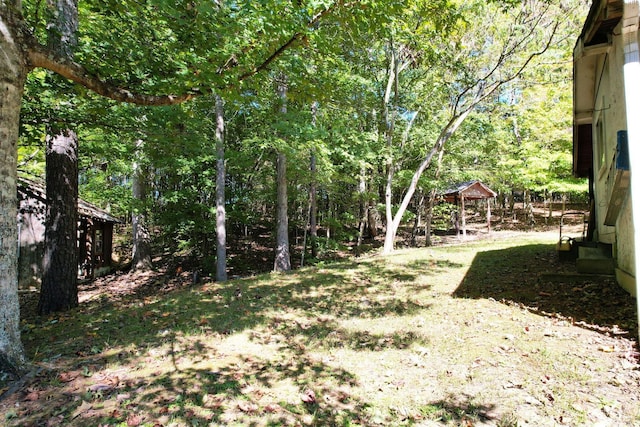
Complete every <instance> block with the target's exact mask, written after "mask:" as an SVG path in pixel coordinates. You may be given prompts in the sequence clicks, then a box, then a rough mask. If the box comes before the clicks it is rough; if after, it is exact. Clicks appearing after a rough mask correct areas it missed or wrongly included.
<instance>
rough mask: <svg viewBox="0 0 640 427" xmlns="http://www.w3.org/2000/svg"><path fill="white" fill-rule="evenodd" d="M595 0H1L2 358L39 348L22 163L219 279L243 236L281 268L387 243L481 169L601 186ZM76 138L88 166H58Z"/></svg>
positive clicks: (141, 264)
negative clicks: (578, 157) (580, 84)
mask: <svg viewBox="0 0 640 427" xmlns="http://www.w3.org/2000/svg"><path fill="white" fill-rule="evenodd" d="M21 3H22V4H21ZM585 8H586V5H585V4H584V2H582V1H578V0H575V1H563V2H546V1H523V2H520V1H506V0H505V1H490V2H486V1H471V2H466V1H465V2H463V1H460V2H458V1H435V2H434V1H422V0H416V1H411V2H405V1H394V0H362V1H353V2H349V1H341V0H338V1H328V0H309V1H275V0H274V1H263V2H254V1H224V0H223V1H216V2H213V1H206V2H198V1H196V2H190V1H184V2H181V1H178V2H168V1H163V0H149V1H142V2H130V1H125V0H109V1H89V2H82V3H81V4H77V2H64V1H59V2H40V1H23V2H20V1H8V2H7V1H4V2H1V3H0V25H1V26H2V36H1V38H0V48H1V49H2V52H4V56H3V59H1V60H0V74H1V77H2V79H0V80H1V81H2V82H3V83H2V88H3V92H4V94H3V98H2V101H1V102H2V104H0V132H1V134H2V136H1V137H2V141H1V142H0V154H1V156H0V157H1V158H2V159H3V160H2V167H1V168H2V176H1V177H0V178H1V180H2V184H1V185H2V187H1V192H2V195H3V197H2V207H1V209H2V224H0V228H1V229H2V233H3V234H2V236H1V240H2V242H3V248H2V258H1V259H0V263H1V265H2V275H1V276H0V281H1V283H0V292H1V293H2V298H1V300H0V315H1V316H2V318H3V321H4V322H5V323H4V324H5V325H7V326H6V327H5V328H4V329H3V331H2V332H0V363H2V366H3V367H4V368H5V369H8V368H11V369H13V370H18V371H19V370H20V369H22V366H23V365H24V362H25V361H24V357H23V355H22V350H21V349H20V344H19V332H18V319H19V315H18V311H17V296H16V292H17V278H16V273H15V267H12V266H14V265H15V262H16V261H15V259H14V258H13V255H11V254H12V253H15V251H14V250H13V242H15V235H16V225H15V218H16V196H15V180H16V176H18V175H22V176H25V177H30V178H39V179H42V180H45V178H46V182H47V185H48V187H47V191H48V192H49V191H53V190H50V188H51V189H57V190H59V191H61V192H62V195H61V196H60V197H57V198H56V200H65V202H64V204H63V205H62V206H59V207H58V208H57V209H58V211H57V212H58V213H57V214H56V215H59V216H60V218H66V221H67V223H69V224H71V223H73V224H75V222H76V221H75V219H71V220H69V216H70V215H73V213H69V212H74V209H73V203H76V202H74V200H75V198H76V197H77V196H76V195H75V194H74V193H73V191H74V186H73V185H69V186H68V188H67V186H66V185H63V184H61V182H62V183H67V184H69V183H70V182H73V183H75V182H78V183H79V190H78V193H79V196H80V197H82V198H84V199H86V200H88V201H90V202H93V203H94V204H96V205H98V206H100V207H102V208H105V209H107V210H108V211H109V212H110V213H111V214H112V215H114V216H116V217H118V218H120V219H121V220H122V221H123V225H122V226H121V228H120V230H121V234H120V236H119V242H124V243H123V244H124V247H125V248H126V252H122V253H124V258H126V259H125V260H121V261H122V263H123V264H126V262H127V259H128V260H131V268H137V269H145V268H153V264H152V255H153V254H164V255H169V256H171V257H172V258H176V259H180V260H181V262H186V263H188V265H189V268H190V269H192V270H193V271H199V272H200V273H201V274H206V275H210V276H212V277H216V278H217V280H219V281H224V280H226V278H227V268H228V266H227V262H230V263H233V262H234V261H233V259H234V256H237V255H238V253H232V252H230V251H229V252H227V247H230V246H232V245H233V247H234V249H235V250H236V251H240V250H242V251H244V252H251V251H252V248H253V247H255V246H259V245H262V246H264V245H266V246H269V247H271V248H273V257H272V258H271V259H269V260H266V261H265V263H266V264H270V265H273V268H274V270H276V271H286V270H289V269H291V268H292V267H295V266H297V265H300V263H301V262H303V263H304V262H306V263H308V262H313V261H315V260H318V259H322V258H323V257H326V256H327V254H328V253H330V252H331V251H332V250H335V249H336V248H339V247H343V245H345V244H347V243H351V244H352V246H354V247H355V249H354V252H356V253H357V252H359V251H360V250H361V248H360V246H361V245H362V243H363V242H364V241H365V239H371V238H373V237H376V235H378V234H380V236H383V235H386V241H385V246H384V250H385V252H391V251H392V250H393V247H394V240H395V236H396V233H397V229H398V227H399V226H400V225H401V224H405V225H413V224H414V220H415V219H416V218H417V217H420V218H421V219H422V221H424V220H425V218H431V217H432V210H433V206H434V203H435V202H436V201H437V200H436V198H437V195H438V194H439V193H440V192H442V191H443V190H444V189H446V188H447V187H449V186H450V185H451V184H455V183H459V182H463V181H468V180H476V179H477V180H482V181H483V182H484V183H486V184H487V185H488V186H489V187H491V188H492V189H493V190H495V191H497V192H498V198H497V200H496V202H495V203H496V207H498V208H500V207H502V206H509V205H511V206H513V204H512V203H513V195H514V194H516V193H517V194H519V195H523V196H522V197H525V198H530V197H532V195H534V196H535V197H538V198H539V199H551V198H554V197H555V198H559V197H570V198H576V199H580V198H581V197H585V192H586V184H585V183H584V182H581V181H576V180H574V179H573V178H572V177H571V161H572V159H571V139H572V135H571V89H570V88H571V48H572V46H573V41H574V39H575V34H576V32H577V31H578V30H577V29H578V23H579V22H580V21H581V20H582V19H583V17H584V14H585V10H586V9H585ZM76 21H77V26H76V25H66V24H74V23H75V22H76ZM54 24H55V25H54ZM20 108H21V110H20ZM18 113H19V114H20V116H18ZM65 138H66V139H65ZM65 141H66V143H68V144H70V146H71V147H72V149H71V154H70V155H69V156H67V157H66V160H65V161H67V162H70V164H69V165H68V166H62V165H60V166H56V163H55V162H54V160H53V159H52V158H51V156H50V154H52V153H53V152H54V151H55V147H56V146H58V145H56V144H57V143H61V142H62V143H64V142H65ZM75 144H77V159H76V155H75V148H74V147H75ZM16 147H17V148H16ZM45 164H46V167H45ZM16 167H17V169H16ZM65 167H66V168H67V169H61V168H65ZM56 168H57V169H56ZM74 168H75V169H74ZM16 170H17V172H16ZM53 179H56V180H58V181H57V182H56V181H50V180H53ZM60 180H62V181H60ZM49 182H51V186H49ZM63 197H64V198H63ZM50 206H51V208H50V209H53V208H54V206H55V204H54V203H51V204H50ZM65 209H66V211H65ZM52 212H53V211H50V216H49V218H50V220H51V221H50V222H49V223H47V224H48V227H49V229H50V230H52V231H53V227H54V221H53V219H52V217H51V213H52ZM65 212H66V213H65ZM416 223H417V222H416ZM64 224H65V223H64V222H60V221H58V222H55V225H56V226H59V227H65V225H64ZM70 227H71V226H67V228H66V230H67V237H66V238H65V237H63V238H62V239H63V241H64V240H65V239H66V242H67V243H68V242H69V240H70V238H69V237H68V236H69V235H71V236H73V235H75V233H76V232H75V230H72V229H71V228H70ZM68 233H71V234H68ZM320 237H322V238H320ZM49 241H50V242H53V240H52V239H51V238H49ZM239 241H242V242H243V243H242V244H243V245H244V246H242V247H241V245H239V244H238V242H239ZM427 241H428V239H427ZM58 245H60V244H58ZM48 250H50V251H52V255H51V257H50V259H51V262H54V263H55V262H62V261H65V262H69V261H70V260H69V258H70V257H69V256H68V255H66V256H65V255H63V256H62V258H60V256H58V258H56V255H55V253H56V251H57V250H59V249H57V246H56V245H55V244H53V243H52V245H51V247H50V248H49V249H48ZM72 252H73V251H72ZM60 253H61V252H58V254H60ZM56 259H60V260H62V261H56ZM70 268H71V270H73V269H74V268H75V267H74V262H73V260H71V267H70ZM52 269H53V270H52V271H53V272H59V271H62V269H63V267H60V266H56V265H53V266H52ZM66 271H69V267H68V266H67V268H66ZM74 277H75V276H74ZM46 280H47V279H45V282H43V286H44V283H49V282H47V281H46ZM60 280H62V279H61V277H60V276H52V279H51V281H53V282H55V283H58V284H60V283H61V282H60ZM63 286H64V287H65V289H67V291H65V293H63V294H64V295H67V297H69V295H71V296H70V298H71V299H72V301H66V302H64V303H62V304H61V305H56V304H55V303H52V302H48V303H47V302H46V301H45V302H44V303H42V302H41V304H46V307H45V308H43V309H42V312H43V313H47V312H49V311H54V310H60V309H67V308H69V307H73V306H74V305H76V304H77V293H76V294H74V293H73V288H74V286H76V285H75V278H73V279H67V281H66V282H65V283H64V285H63ZM43 289H44V288H43ZM57 296H60V293H55V294H54V298H57ZM74 298H75V300H74Z"/></svg>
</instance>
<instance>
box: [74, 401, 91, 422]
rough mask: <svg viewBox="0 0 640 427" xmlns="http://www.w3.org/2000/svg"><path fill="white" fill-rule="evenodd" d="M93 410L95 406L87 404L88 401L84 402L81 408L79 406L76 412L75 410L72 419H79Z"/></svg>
mask: <svg viewBox="0 0 640 427" xmlns="http://www.w3.org/2000/svg"><path fill="white" fill-rule="evenodd" d="M92 408H93V405H92V404H91V403H89V402H86V401H83V402H82V403H81V404H80V406H78V407H77V408H76V410H75V411H73V415H72V416H71V418H72V419H73V418H77V417H79V416H80V415H82V414H83V413H85V412H88V411H90V410H91V409H92Z"/></svg>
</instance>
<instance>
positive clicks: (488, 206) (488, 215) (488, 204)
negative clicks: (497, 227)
mask: <svg viewBox="0 0 640 427" xmlns="http://www.w3.org/2000/svg"><path fill="white" fill-rule="evenodd" d="M485 200H486V201H487V230H488V231H489V233H491V198H489V197H487V198H486V199H485Z"/></svg>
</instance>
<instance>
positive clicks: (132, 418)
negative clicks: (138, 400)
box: [127, 414, 142, 427]
mask: <svg viewBox="0 0 640 427" xmlns="http://www.w3.org/2000/svg"><path fill="white" fill-rule="evenodd" d="M140 424H142V417H141V416H140V415H135V414H131V415H129V416H128V417H127V426H128V427H137V426H139V425H140Z"/></svg>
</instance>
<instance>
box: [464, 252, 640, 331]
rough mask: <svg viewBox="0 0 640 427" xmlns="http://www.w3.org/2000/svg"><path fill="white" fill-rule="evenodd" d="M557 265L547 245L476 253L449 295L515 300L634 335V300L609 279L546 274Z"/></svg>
mask: <svg viewBox="0 0 640 427" xmlns="http://www.w3.org/2000/svg"><path fill="white" fill-rule="evenodd" d="M563 269H566V265H562V264H561V263H560V262H559V261H558V260H557V254H556V253H555V249H554V247H553V246H552V245H544V244H537V245H524V246H516V247H511V248H507V249H501V250H493V251H485V252H478V254H477V255H476V256H475V258H474V260H473V262H472V264H471V267H470V268H469V270H468V272H467V274H466V276H465V277H464V279H463V280H462V282H461V283H460V285H459V287H458V288H457V289H456V291H455V292H454V296H455V297H458V298H493V299H495V300H497V301H501V302H503V303H507V304H518V305H520V306H521V307H523V308H526V309H527V310H529V311H531V312H534V313H537V314H539V315H543V316H549V317H559V318H564V319H567V320H570V321H573V322H575V323H576V324H577V325H580V326H582V327H584V328H587V329H593V330H596V331H599V332H601V333H611V332H612V331H619V328H620V329H622V330H623V331H626V332H627V336H629V337H630V338H634V337H636V336H637V328H638V324H637V316H636V303H635V300H634V298H633V297H631V296H630V295H629V294H628V293H627V292H625V291H624V290H623V289H622V288H621V287H620V286H618V285H617V284H616V282H615V279H613V278H612V279H603V278H601V277H594V278H593V279H585V278H584V277H578V276H576V277H577V278H575V279H572V278H571V277H570V276H558V280H553V279H551V278H549V277H550V276H548V274H549V273H554V272H558V271H561V270H563ZM542 274H547V275H546V276H544V277H543V276H541V275H542ZM552 275H553V274H551V276H552Z"/></svg>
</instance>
